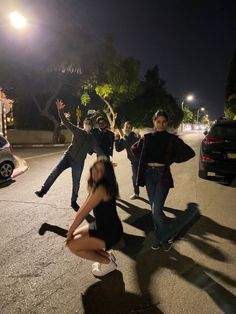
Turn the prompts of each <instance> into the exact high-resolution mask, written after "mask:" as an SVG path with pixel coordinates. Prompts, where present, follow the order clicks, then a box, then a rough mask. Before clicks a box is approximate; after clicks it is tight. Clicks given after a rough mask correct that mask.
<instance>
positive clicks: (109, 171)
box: [88, 156, 119, 198]
mask: <svg viewBox="0 0 236 314" xmlns="http://www.w3.org/2000/svg"><path fill="white" fill-rule="evenodd" d="M99 162H101V163H103V165H104V175H103V177H102V178H101V180H99V181H98V182H94V181H93V178H92V168H93V167H94V166H95V165H96V164H97V163H99ZM100 185H102V186H103V187H104V188H105V189H106V191H107V194H108V195H110V196H111V197H115V198H117V197H118V196H119V187H118V183H117V181H116V175H115V171H114V168H113V165H112V163H111V161H110V160H109V159H108V158H107V157H105V156H99V157H98V159H97V160H96V161H95V163H94V164H93V165H92V167H91V168H90V176H89V179H88V187H90V188H91V189H92V191H95V190H96V189H97V188H98V187H99V186H100Z"/></svg>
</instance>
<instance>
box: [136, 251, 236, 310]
mask: <svg viewBox="0 0 236 314" xmlns="http://www.w3.org/2000/svg"><path fill="white" fill-rule="evenodd" d="M143 265H148V267H143ZM163 268H167V269H169V270H171V271H172V272H174V273H176V275H178V276H179V277H181V278H182V279H184V280H185V281H187V282H188V283H190V284H191V285H194V286H195V287H196V288H198V289H201V290H204V291H205V292H206V293H207V294H208V295H209V296H210V297H211V299H212V300H213V301H214V303H215V304H216V305H217V306H218V307H219V308H220V309H221V310H222V311H223V312H224V313H228V314H231V313H232V314H233V313H235V308H236V297H235V296H234V295H233V294H232V293H231V292H230V291H229V290H227V289H226V288H225V287H223V286H222V285H221V284H219V283H218V282H217V281H218V280H219V279H220V280H221V281H223V282H225V283H226V284H227V285H231V286H232V287H236V280H233V279H231V278H229V277H228V276H226V275H224V274H223V273H221V272H218V271H216V270H213V269H210V268H208V267H205V266H203V265H201V264H198V263H196V262H195V261H194V260H193V259H191V258H190V257H188V256H185V255H181V254H180V253H179V252H178V251H176V250H175V249H174V248H172V250H170V251H169V252H163V251H161V250H159V251H158V253H157V252H153V251H152V252H151V251H147V252H145V253H144V254H143V255H139V256H138V258H137V263H136V271H137V277H138V283H139V287H140V289H141V292H142V296H143V297H144V298H145V296H147V297H148V298H150V295H152V291H151V290H150V284H151V282H152V276H153V274H154V273H155V276H157V272H158V271H159V270H161V269H163ZM214 277H215V278H217V281H216V280H215V279H214Z"/></svg>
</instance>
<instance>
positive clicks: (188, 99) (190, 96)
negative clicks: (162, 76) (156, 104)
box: [181, 94, 194, 111]
mask: <svg viewBox="0 0 236 314" xmlns="http://www.w3.org/2000/svg"><path fill="white" fill-rule="evenodd" d="M193 100H194V96H193V95H192V94H189V95H188V96H186V97H185V99H184V100H183V101H182V103H181V108H182V111H183V110H184V102H185V101H193Z"/></svg>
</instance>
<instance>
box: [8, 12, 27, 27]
mask: <svg viewBox="0 0 236 314" xmlns="http://www.w3.org/2000/svg"><path fill="white" fill-rule="evenodd" d="M9 19H10V21H11V24H12V26H13V27H15V28H17V29H23V28H25V27H26V19H25V17H24V16H23V15H21V14H20V13H18V12H16V11H14V12H11V13H10V14H9Z"/></svg>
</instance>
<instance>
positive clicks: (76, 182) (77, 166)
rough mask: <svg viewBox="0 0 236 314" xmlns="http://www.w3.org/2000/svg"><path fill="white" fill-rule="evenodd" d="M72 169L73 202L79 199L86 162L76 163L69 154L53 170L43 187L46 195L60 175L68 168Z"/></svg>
mask: <svg viewBox="0 0 236 314" xmlns="http://www.w3.org/2000/svg"><path fill="white" fill-rule="evenodd" d="M69 167H71V174H72V195H71V202H74V201H76V200H77V198H78V192H79V187H80V178H81V175H82V171H83V168H84V161H82V162H80V163H79V162H76V161H73V160H71V158H70V156H69V155H68V154H64V155H63V157H62V158H61V160H60V161H59V163H58V164H57V165H56V167H55V168H54V169H53V170H52V172H51V173H50V175H49V176H48V178H47V180H46V181H45V182H44V184H43V186H42V191H43V192H44V193H45V194H46V193H47V192H48V190H49V189H50V187H51V186H52V185H53V183H54V182H55V181H56V179H57V178H58V177H59V175H60V174H61V173H62V172H63V171H64V170H66V169H67V168H69Z"/></svg>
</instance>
